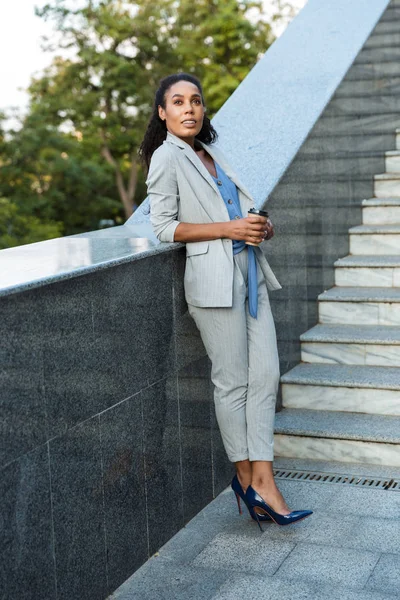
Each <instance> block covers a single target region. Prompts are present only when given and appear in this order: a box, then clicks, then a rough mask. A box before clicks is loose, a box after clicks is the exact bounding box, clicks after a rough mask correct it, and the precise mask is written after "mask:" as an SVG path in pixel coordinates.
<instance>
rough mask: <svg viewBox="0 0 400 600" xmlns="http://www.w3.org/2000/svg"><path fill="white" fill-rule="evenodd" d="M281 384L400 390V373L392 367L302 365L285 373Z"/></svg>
mask: <svg viewBox="0 0 400 600" xmlns="http://www.w3.org/2000/svg"><path fill="white" fill-rule="evenodd" d="M281 381H282V383H300V384H304V385H328V386H334V387H336V386H345V387H357V388H358V387H360V388H373V389H376V388H379V389H386V390H398V389H400V372H399V370H398V369H397V368H395V367H394V368H393V367H377V366H369V365H368V366H364V365H328V364H320V363H309V364H307V363H303V364H300V365H297V366H296V367H295V368H294V369H292V370H291V371H289V372H288V373H285V375H283V376H282V378H281Z"/></svg>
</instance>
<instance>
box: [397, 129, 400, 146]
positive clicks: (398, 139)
mask: <svg viewBox="0 0 400 600" xmlns="http://www.w3.org/2000/svg"><path fill="white" fill-rule="evenodd" d="M396 148H397V150H400V129H396Z"/></svg>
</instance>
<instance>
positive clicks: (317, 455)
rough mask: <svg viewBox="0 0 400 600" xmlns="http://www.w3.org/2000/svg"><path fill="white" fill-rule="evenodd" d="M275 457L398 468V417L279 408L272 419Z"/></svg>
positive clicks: (399, 430)
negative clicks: (273, 422) (273, 419)
mask: <svg viewBox="0 0 400 600" xmlns="http://www.w3.org/2000/svg"><path fill="white" fill-rule="evenodd" d="M274 447H275V455H276V456H277V457H283V458H291V457H296V458H298V459H314V460H335V461H339V462H353V463H369V464H374V465H387V466H394V467H398V466H400V418H399V417H391V416H381V415H363V414H359V413H345V412H343V413H340V412H335V411H332V412H330V411H322V410H321V411H320V410H301V409H297V410H296V409H283V410H282V411H281V412H279V413H277V414H276V416H275V442H274Z"/></svg>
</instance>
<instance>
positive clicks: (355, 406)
mask: <svg viewBox="0 0 400 600" xmlns="http://www.w3.org/2000/svg"><path fill="white" fill-rule="evenodd" d="M396 147H397V150H395V151H391V152H386V154H385V168H386V172H385V173H383V174H380V175H375V177H374V196H375V197H374V198H371V199H368V200H364V201H363V203H362V214H363V217H362V220H363V223H362V225H360V226H357V227H352V228H351V229H350V230H349V235H350V255H349V256H346V257H344V258H341V259H339V260H337V261H336V262H335V265H334V266H335V287H333V288H331V289H330V290H327V291H326V292H324V293H322V294H321V295H320V296H319V297H318V312H319V324H318V325H316V326H315V327H313V328H312V329H310V330H309V331H307V332H306V333H304V334H303V335H302V336H301V338H300V340H301V358H302V363H301V364H299V365H297V366H296V367H295V368H294V369H292V370H291V371H289V372H288V373H286V374H285V375H284V376H283V377H282V379H281V381H282V400H283V410H282V411H281V412H279V413H277V415H276V425H275V454H276V456H281V457H296V458H311V459H320V460H335V461H344V462H353V463H355V462H359V463H370V464H377V465H378V464H381V465H391V466H398V467H400V130H397V131H396Z"/></svg>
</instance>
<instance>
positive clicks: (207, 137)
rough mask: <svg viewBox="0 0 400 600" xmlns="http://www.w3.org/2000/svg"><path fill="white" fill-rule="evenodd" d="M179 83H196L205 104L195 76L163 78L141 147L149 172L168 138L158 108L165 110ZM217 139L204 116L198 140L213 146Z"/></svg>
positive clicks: (140, 152) (174, 75)
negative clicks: (154, 156) (171, 93)
mask: <svg viewBox="0 0 400 600" xmlns="http://www.w3.org/2000/svg"><path fill="white" fill-rule="evenodd" d="M178 81H190V83H194V85H196V86H197V87H198V89H199V92H200V95H201V99H202V102H203V104H205V102H204V97H203V89H202V87H201V83H200V81H199V80H198V79H197V77H195V76H194V75H190V74H189V73H174V74H173V75H168V76H167V77H163V79H161V81H160V83H159V87H158V90H157V91H156V95H155V99H154V105H153V112H152V114H151V117H150V120H149V123H148V125H147V129H146V133H145V134H144V138H143V140H142V143H141V144H140V146H139V156H140V159H141V161H142V163H143V165H144V166H145V168H146V170H147V171H148V169H149V166H150V160H151V157H152V156H153V152H154V151H155V150H157V148H158V147H159V146H161V144H162V143H163V141H164V140H165V138H166V137H167V125H166V123H165V121H163V120H162V119H160V117H159V114H158V106H159V105H160V106H162V108H163V109H164V110H165V105H166V103H165V94H166V92H167V91H168V90H169V88H170V87H171V86H172V85H173V84H174V83H177V82H178ZM217 137H218V135H217V132H216V131H215V129H214V127H213V126H212V125H211V121H210V119H209V118H208V117H207V116H206V115H204V120H203V127H202V128H201V130H200V131H199V133H198V134H197V136H196V139H198V140H200V141H201V142H204V143H206V144H212V143H213V142H215V141H216V140H217Z"/></svg>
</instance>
